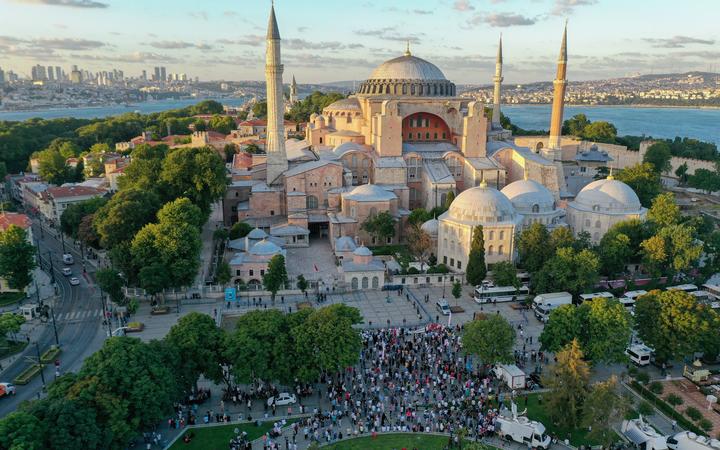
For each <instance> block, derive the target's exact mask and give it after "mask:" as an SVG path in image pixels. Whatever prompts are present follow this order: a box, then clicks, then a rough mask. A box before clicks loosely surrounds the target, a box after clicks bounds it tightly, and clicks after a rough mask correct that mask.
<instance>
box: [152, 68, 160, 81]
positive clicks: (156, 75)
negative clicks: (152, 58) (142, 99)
mask: <svg viewBox="0 0 720 450" xmlns="http://www.w3.org/2000/svg"><path fill="white" fill-rule="evenodd" d="M153 81H160V67H155V74H154V76H153Z"/></svg>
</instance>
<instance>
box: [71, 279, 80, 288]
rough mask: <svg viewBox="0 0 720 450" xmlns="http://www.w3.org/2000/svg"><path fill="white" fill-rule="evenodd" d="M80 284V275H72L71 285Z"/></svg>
mask: <svg viewBox="0 0 720 450" xmlns="http://www.w3.org/2000/svg"><path fill="white" fill-rule="evenodd" d="M79 284H80V278H78V277H72V278H70V285H71V286H77V285H79Z"/></svg>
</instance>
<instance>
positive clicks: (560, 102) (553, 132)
mask: <svg viewBox="0 0 720 450" xmlns="http://www.w3.org/2000/svg"><path fill="white" fill-rule="evenodd" d="M566 76H567V20H566V21H565V30H564V31H563V38H562V44H560V55H559V56H558V64H557V74H556V76H555V80H554V81H553V86H554V88H555V92H554V94H553V106H552V118H551V119H550V139H549V140H548V148H549V149H553V150H559V149H560V137H561V136H562V124H563V111H564V109H565V90H566V89H567V79H566ZM558 156H559V155H558ZM554 159H557V158H554Z"/></svg>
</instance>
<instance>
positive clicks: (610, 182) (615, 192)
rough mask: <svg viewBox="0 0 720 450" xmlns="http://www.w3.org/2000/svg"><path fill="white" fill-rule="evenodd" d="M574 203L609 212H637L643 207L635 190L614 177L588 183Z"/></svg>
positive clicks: (582, 207)
mask: <svg viewBox="0 0 720 450" xmlns="http://www.w3.org/2000/svg"><path fill="white" fill-rule="evenodd" d="M572 203H573V206H574V207H576V208H581V209H587V210H591V211H600V212H609V213H627V212H637V211H640V210H641V209H642V205H641V204H640V199H639V198H638V196H637V194H636V193H635V191H633V190H632V188H631V187H630V186H628V185H627V184H625V183H623V182H622V181H618V180H615V179H613V178H612V177H608V178H607V179H604V180H597V181H593V182H592V183H590V184H588V185H587V186H585V187H584V188H583V189H582V190H581V191H580V192H579V193H578V195H577V196H576V197H575V200H574V201H573V202H572Z"/></svg>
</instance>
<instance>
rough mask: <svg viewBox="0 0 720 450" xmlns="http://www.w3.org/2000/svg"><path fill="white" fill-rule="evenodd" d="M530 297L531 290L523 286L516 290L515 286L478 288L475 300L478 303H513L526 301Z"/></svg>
mask: <svg viewBox="0 0 720 450" xmlns="http://www.w3.org/2000/svg"><path fill="white" fill-rule="evenodd" d="M529 296H530V289H529V288H528V287H527V286H521V287H520V288H518V289H515V287H513V286H495V287H484V286H478V287H477V288H476V289H475V295H474V296H473V299H474V300H475V301H476V302H477V303H493V302H511V301H514V300H525V299H527V298H528V297H529Z"/></svg>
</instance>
